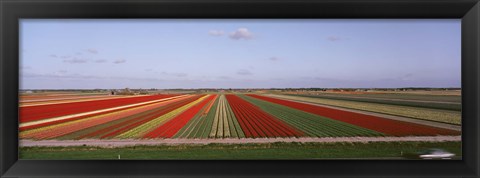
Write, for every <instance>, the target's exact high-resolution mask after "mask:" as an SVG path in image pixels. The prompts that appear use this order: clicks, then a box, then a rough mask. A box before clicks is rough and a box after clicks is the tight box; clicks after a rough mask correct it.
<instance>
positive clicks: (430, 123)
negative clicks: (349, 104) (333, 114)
mask: <svg viewBox="0 0 480 178" xmlns="http://www.w3.org/2000/svg"><path fill="white" fill-rule="evenodd" d="M265 96H268V97H272V98H278V99H282V100H288V101H294V102H299V103H305V104H311V105H317V106H322V107H326V108H332V109H338V110H343V111H349V112H356V113H360V114H367V115H372V116H377V117H382V118H385V119H392V120H399V121H405V122H411V123H416V124H422V125H428V126H431V127H438V128H444V129H451V130H457V131H461V130H462V126H461V125H453V124H447V123H441V122H435V121H428V120H421V119H414V118H408V117H401V116H394V115H388V114H382V113H375V112H369V111H361V110H355V109H347V108H342V107H335V106H330V105H323V104H318V103H311V102H306V101H300V100H293V99H287V98H282V97H277V96H275V95H265Z"/></svg>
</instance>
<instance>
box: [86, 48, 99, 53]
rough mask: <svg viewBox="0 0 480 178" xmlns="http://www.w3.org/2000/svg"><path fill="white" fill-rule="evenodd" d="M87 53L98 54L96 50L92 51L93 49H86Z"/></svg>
mask: <svg viewBox="0 0 480 178" xmlns="http://www.w3.org/2000/svg"><path fill="white" fill-rule="evenodd" d="M87 51H88V52H89V53H92V54H98V50H96V49H93V48H90V49H87Z"/></svg>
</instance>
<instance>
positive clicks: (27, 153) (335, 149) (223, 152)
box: [19, 142, 461, 160]
mask: <svg viewBox="0 0 480 178" xmlns="http://www.w3.org/2000/svg"><path fill="white" fill-rule="evenodd" d="M428 148H441V149H444V150H447V151H449V152H452V153H455V154H456V155H457V156H461V142H369V143H296V142H293V143H284V142H279V143H261V144H260V143H248V144H208V145H185V144H184V145H159V146H131V147H121V148H102V147H89V146H82V147H78V146H75V147H20V148H19V149H20V150H19V152H20V154H19V159H43V160H48V159H55V160H65V159H71V160H72V159H73V160H79V159H118V155H120V158H121V159H156V160H165V159H181V160H212V159H214V160H217V159H223V160H238V159H251V160H252V159H253V160H255V159H345V158H347V159H403V155H405V154H408V153H415V152H418V151H422V150H425V149H428ZM457 158H460V157H457Z"/></svg>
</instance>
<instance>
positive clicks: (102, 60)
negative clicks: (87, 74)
mask: <svg viewBox="0 0 480 178" xmlns="http://www.w3.org/2000/svg"><path fill="white" fill-rule="evenodd" d="M105 62H107V60H106V59H97V60H95V63H105Z"/></svg>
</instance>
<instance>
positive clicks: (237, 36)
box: [230, 28, 253, 40]
mask: <svg viewBox="0 0 480 178" xmlns="http://www.w3.org/2000/svg"><path fill="white" fill-rule="evenodd" d="M230 38H231V39H233V40H241V39H244V40H249V39H252V38H253V33H252V32H250V31H249V30H248V29H247V28H239V29H237V31H234V32H232V33H230Z"/></svg>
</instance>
